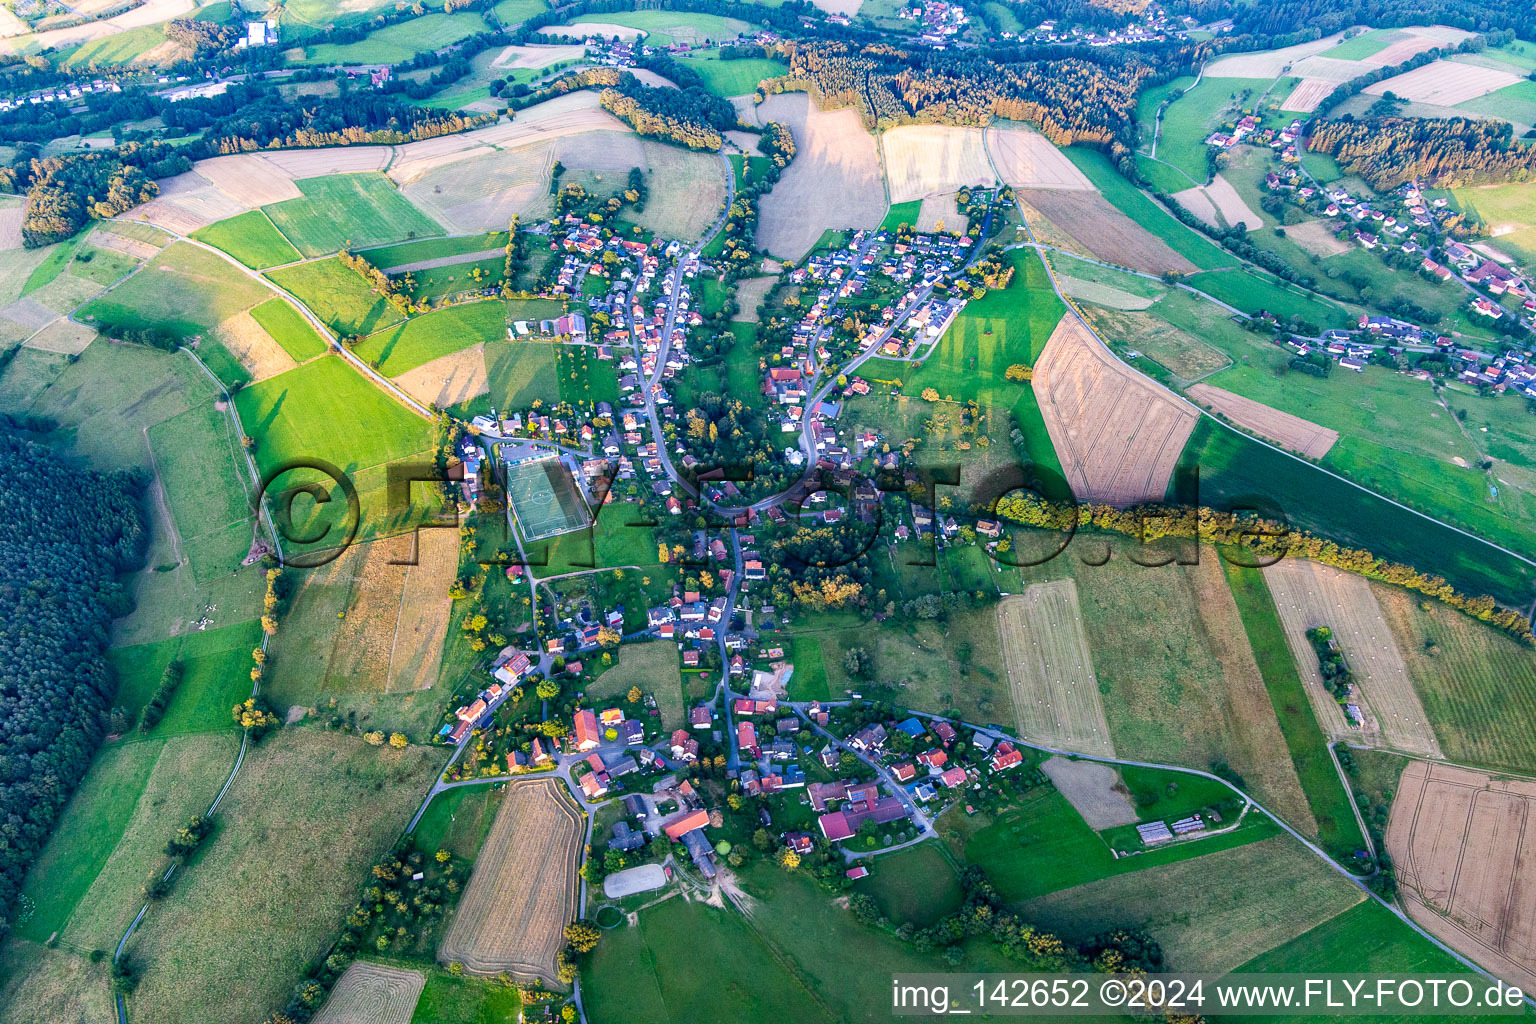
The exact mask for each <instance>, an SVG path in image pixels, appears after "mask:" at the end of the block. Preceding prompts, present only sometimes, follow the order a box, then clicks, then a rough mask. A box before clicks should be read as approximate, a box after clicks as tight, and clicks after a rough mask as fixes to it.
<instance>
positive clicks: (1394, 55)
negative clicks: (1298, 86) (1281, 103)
mask: <svg viewBox="0 0 1536 1024" xmlns="http://www.w3.org/2000/svg"><path fill="white" fill-rule="evenodd" d="M1443 42H1444V40H1440V39H1432V38H1430V37H1429V36H1421V35H1412V36H1409V37H1408V38H1407V39H1399V40H1398V41H1397V42H1395V43H1391V44H1389V45H1388V46H1387V47H1386V48H1385V49H1382V50H1377V51H1376V52H1375V53H1373V54H1371V55H1370V56H1368V57H1361V58H1360V63H1361V64H1369V65H1371V66H1373V67H1378V68H1390V67H1393V66H1395V65H1398V64H1401V63H1402V62H1403V61H1405V60H1407V59H1408V58H1409V57H1412V56H1414V55H1415V54H1420V53H1423V52H1424V51H1425V50H1429V49H1433V48H1434V47H1436V46H1439V45H1441V44H1442V43H1443ZM1286 109H1287V110H1299V109H1301V108H1300V107H1286ZM1306 109H1308V110H1311V109H1312V108H1311V107H1308V108H1306Z"/></svg>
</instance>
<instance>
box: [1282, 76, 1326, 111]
mask: <svg viewBox="0 0 1536 1024" xmlns="http://www.w3.org/2000/svg"><path fill="white" fill-rule="evenodd" d="M1337 85H1338V83H1337V82H1330V81H1329V80H1328V79H1326V78H1303V79H1302V80H1301V81H1299V82H1297V83H1296V88H1294V89H1292V90H1291V94H1290V95H1289V96H1287V97H1286V98H1285V99H1283V100H1281V101H1280V109H1281V110H1297V111H1301V112H1303V113H1307V114H1310V113H1311V112H1312V111H1314V110H1316V109H1317V105H1318V104H1319V103H1321V102H1323V100H1325V99H1327V98H1328V94H1329V93H1331V92H1333V90H1334V88H1335V87H1336V86H1337Z"/></svg>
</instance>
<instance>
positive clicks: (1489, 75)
mask: <svg viewBox="0 0 1536 1024" xmlns="http://www.w3.org/2000/svg"><path fill="white" fill-rule="evenodd" d="M1518 81H1521V78H1520V76H1519V75H1516V74H1514V73H1512V72H1509V71H1500V70H1498V69H1497V68H1484V67H1477V66H1474V65H1471V64H1457V63H1453V62H1451V61H1448V60H1437V61H1435V62H1434V63H1432V64H1426V65H1424V66H1423V67H1421V68H1414V69H1413V70H1412V71H1409V72H1406V73H1405V74H1401V75H1397V76H1395V77H1392V78H1388V79H1386V80H1385V81H1382V82H1376V83H1375V84H1373V85H1368V86H1366V87H1365V89H1364V90H1363V91H1364V92H1366V93H1369V94H1370V95H1372V96H1380V95H1382V94H1383V93H1386V92H1392V93H1396V94H1397V95H1399V96H1401V97H1403V98H1404V99H1407V100H1411V101H1413V102H1415V103H1433V104H1435V105H1437V106H1442V107H1454V106H1455V105H1456V104H1458V103H1465V102H1467V101H1468V100H1475V99H1477V98H1478V97H1479V96H1486V95H1488V94H1489V93H1490V92H1493V91H1495V90H1497V89H1502V88H1504V87H1505V86H1507V85H1514V84H1515V83H1516V82H1518Z"/></svg>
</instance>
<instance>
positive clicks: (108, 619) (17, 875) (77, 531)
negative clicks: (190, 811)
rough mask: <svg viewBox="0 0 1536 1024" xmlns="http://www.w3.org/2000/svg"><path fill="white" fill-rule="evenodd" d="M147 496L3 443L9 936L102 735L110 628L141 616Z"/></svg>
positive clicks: (1, 833) (1, 899)
mask: <svg viewBox="0 0 1536 1024" xmlns="http://www.w3.org/2000/svg"><path fill="white" fill-rule="evenodd" d="M142 490H143V482H142V481H141V480H139V479H136V478H135V477H134V476H132V475H130V474H127V473H115V474H107V473H99V472H96V471H94V470H90V469H84V468H81V467H79V466H74V465H69V464H66V463H65V462H64V461H63V460H61V459H60V457H59V455H58V453H57V452H55V451H53V450H51V449H48V448H45V447H43V446H42V445H39V444H35V443H33V442H31V441H27V440H24V439H22V438H19V437H15V436H11V435H0V504H3V506H4V508H5V510H6V514H5V515H4V516H3V517H0V907H5V908H7V913H6V915H5V916H3V917H0V931H3V930H5V929H8V928H9V913H8V908H10V906H11V905H12V903H13V902H14V901H15V899H16V895H17V893H18V892H19V891H20V890H21V884H22V881H23V880H24V879H25V878H26V874H27V870H28V869H29V868H30V867H31V866H32V862H33V861H34V860H35V859H36V857H37V855H38V853H39V852H41V850H42V848H43V844H44V843H46V842H47V841H48V835H49V833H50V832H51V831H52V829H53V826H54V823H55V822H56V821H57V819H58V815H59V812H60V811H62V810H63V808H64V804H65V803H66V802H67V801H68V800H69V797H70V794H71V793H73V792H74V788H75V785H76V783H77V782H78V781H79V780H80V779H81V778H82V777H83V776H84V775H85V772H86V768H87V767H89V765H90V761H91V756H92V755H93V754H94V753H95V751H96V745H97V743H98V742H100V740H101V737H102V736H103V734H104V732H105V726H106V719H107V708H108V706H109V704H110V703H111V701H112V698H113V696H114V694H115V692H116V690H117V680H116V678H115V677H114V675H113V672H112V670H111V668H110V666H109V665H108V663H107V659H106V650H107V647H108V645H109V644H110V642H111V627H112V620H113V619H114V618H116V617H118V616H120V615H125V614H127V613H128V612H129V611H130V610H132V607H133V600H132V598H130V597H129V596H128V593H127V591H126V590H125V589H124V588H123V586H122V584H121V583H119V582H118V581H117V578H116V577H117V574H118V573H120V572H127V571H129V570H132V569H135V568H137V567H138V566H139V565H140V564H141V563H142V561H143V553H144V548H145V544H146V542H147V540H148V532H147V529H146V527H145V525H144V519H143V516H142V513H141V511H140V508H139V495H140V493H141V492H142Z"/></svg>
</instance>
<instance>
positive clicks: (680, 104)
mask: <svg viewBox="0 0 1536 1024" xmlns="http://www.w3.org/2000/svg"><path fill="white" fill-rule="evenodd" d="M601 100H602V104H603V107H604V109H606V110H609V111H612V112H613V113H614V114H615V115H617V116H618V117H619V118H621V119H623V120H624V121H625V122H626V123H628V124H629V126H630V127H631V128H633V129H634V130H635V131H637V132H639V133H640V134H641V135H649V136H654V137H657V138H663V139H666V140H668V141H670V142H676V143H679V144H681V145H684V146H687V147H689V148H690V149H707V150H716V149H719V148H720V133H721V132H722V131H727V130H729V129H731V128H734V127H735V126H736V108H735V107H732V106H731V105H730V103H729V102H727V101H726V100H723V99H720V98H719V97H718V96H715V95H713V94H711V93H708V92H705V91H704V90H703V89H701V88H698V89H695V88H677V89H668V88H664V87H659V86H651V85H646V84H645V83H643V82H641V81H640V80H639V79H638V78H636V77H635V76H634V75H631V74H623V75H620V76H619V82H618V85H617V86H615V87H614V88H612V89H604V90H603V91H602V93H601Z"/></svg>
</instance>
